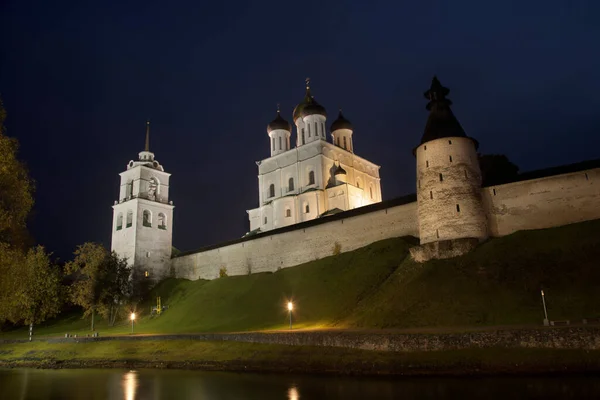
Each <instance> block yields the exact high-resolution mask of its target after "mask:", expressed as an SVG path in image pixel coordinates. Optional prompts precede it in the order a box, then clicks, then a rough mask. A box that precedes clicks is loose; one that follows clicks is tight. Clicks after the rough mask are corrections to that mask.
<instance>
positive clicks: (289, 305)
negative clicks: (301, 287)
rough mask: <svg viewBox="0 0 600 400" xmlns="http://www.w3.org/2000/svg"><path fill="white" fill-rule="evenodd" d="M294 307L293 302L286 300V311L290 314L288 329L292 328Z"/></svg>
mask: <svg viewBox="0 0 600 400" xmlns="http://www.w3.org/2000/svg"><path fill="white" fill-rule="evenodd" d="M293 309H294V304H292V302H291V301H288V313H289V314H290V329H292V310H293Z"/></svg>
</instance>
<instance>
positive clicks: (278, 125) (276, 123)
mask: <svg viewBox="0 0 600 400" xmlns="http://www.w3.org/2000/svg"><path fill="white" fill-rule="evenodd" d="M275 129H283V130H286V131H288V132H291V131H292V125H291V124H290V123H289V122H287V121H286V120H285V119H283V118H282V117H281V113H280V112H279V110H277V116H276V117H275V119H274V120H273V121H271V123H269V125H267V133H271V131H274V130H275Z"/></svg>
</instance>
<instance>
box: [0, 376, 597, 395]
mask: <svg viewBox="0 0 600 400" xmlns="http://www.w3.org/2000/svg"><path fill="white" fill-rule="evenodd" d="M0 398H1V399H3V400H12V399H32V400H37V399H40V400H41V399H62V400H79V399H86V400H87V399H90V400H92V399H124V400H134V399H152V400H163V399H203V400H207V399H208V400H212V399H236V400H237V399H261V400H271V399H273V400H275V399H285V400H300V399H302V400H307V399H468V398H473V399H475V398H477V399H503V400H506V399H511V400H512V399H532V398H540V399H541V398H544V399H548V398H553V399H554V398H567V399H585V398H600V379H598V377H594V376H552V377H519V378H516V377H493V378H490V377H485V378H429V377H428V378H402V377H370V378H369V377H360V378H359V377H347V376H323V375H321V376H317V375H283V374H281V375H279V374H254V373H233V372H204V371H178V370H149V369H147V370H137V371H129V370H127V371H123V370H111V369H79V370H76V369H75V370H74V369H63V370H42V369H0Z"/></svg>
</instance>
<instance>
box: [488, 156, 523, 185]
mask: <svg viewBox="0 0 600 400" xmlns="http://www.w3.org/2000/svg"><path fill="white" fill-rule="evenodd" d="M479 168H480V169H481V178H482V184H483V186H491V185H499V184H502V183H508V182H513V181H515V180H516V179H517V178H518V177H519V167H518V166H516V165H515V164H513V163H512V162H511V161H510V160H509V159H508V157H506V156H505V155H504V154H479Z"/></svg>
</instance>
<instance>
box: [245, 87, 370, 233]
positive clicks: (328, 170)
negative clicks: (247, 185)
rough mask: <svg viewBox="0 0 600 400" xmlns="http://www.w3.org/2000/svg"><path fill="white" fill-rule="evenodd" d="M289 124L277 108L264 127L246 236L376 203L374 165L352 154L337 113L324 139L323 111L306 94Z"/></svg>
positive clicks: (347, 126)
mask: <svg viewBox="0 0 600 400" xmlns="http://www.w3.org/2000/svg"><path fill="white" fill-rule="evenodd" d="M292 117H293V121H294V125H295V127H296V146H295V147H291V145H290V142H291V136H292V125H291V124H290V123H289V122H287V121H286V120H285V119H284V118H283V117H282V116H281V113H280V111H279V110H277V116H276V118H275V119H274V120H273V121H272V122H271V123H270V124H269V125H268V126H267V133H268V135H269V146H270V148H271V157H269V158H267V159H264V160H262V161H258V162H257V163H256V164H257V165H258V193H259V196H258V197H259V198H258V201H259V207H257V208H254V209H252V210H248V211H247V212H248V218H249V220H250V232H249V234H254V233H259V232H265V231H269V230H272V229H277V228H281V227H284V226H289V225H292V224H297V223H299V222H304V221H308V220H312V219H315V218H319V217H322V216H327V215H331V214H335V213H338V212H342V211H347V210H351V209H353V208H357V207H362V206H366V205H369V204H373V203H378V202H380V201H381V180H380V178H379V168H380V166H379V165H376V164H374V163H372V162H370V161H368V160H366V159H364V158H362V157H359V156H357V155H356V154H355V153H354V143H353V133H354V129H353V127H352V124H351V123H350V121H348V120H347V119H345V118H344V116H343V115H342V112H341V110H340V113H339V116H338V118H337V119H336V120H335V121H334V122H333V123H332V124H331V129H330V132H331V137H330V139H331V142H330V141H328V140H327V136H328V135H327V125H326V123H327V112H326V110H325V108H324V107H323V106H321V105H320V104H319V103H318V102H317V101H316V100H315V98H314V97H313V96H312V94H311V91H310V86H309V82H308V80H307V85H306V95H305V97H304V99H303V100H302V102H301V103H300V104H298V105H297V106H296V107H295V108H294V112H293V116H292Z"/></svg>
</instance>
